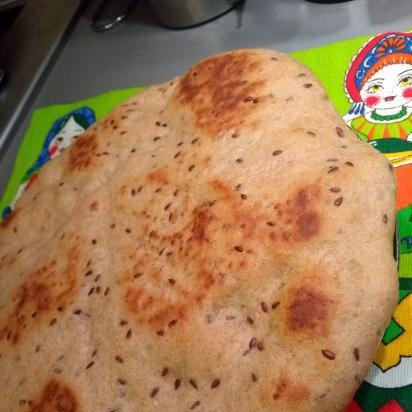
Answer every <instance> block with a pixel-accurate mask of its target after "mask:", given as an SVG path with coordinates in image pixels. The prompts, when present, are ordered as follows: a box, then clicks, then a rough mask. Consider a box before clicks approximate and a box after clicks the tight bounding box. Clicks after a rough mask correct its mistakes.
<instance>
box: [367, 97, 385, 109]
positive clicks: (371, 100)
mask: <svg viewBox="0 0 412 412" xmlns="http://www.w3.org/2000/svg"><path fill="white" fill-rule="evenodd" d="M380 100H381V99H380V97H378V96H366V97H365V100H364V101H365V104H366V105H367V106H369V107H373V106H376V105H377V104H378V103H379V102H380Z"/></svg>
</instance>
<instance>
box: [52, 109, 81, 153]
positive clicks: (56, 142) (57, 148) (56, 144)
mask: <svg viewBox="0 0 412 412" xmlns="http://www.w3.org/2000/svg"><path fill="white" fill-rule="evenodd" d="M83 132H84V129H83V127H82V126H80V125H79V124H78V123H77V122H76V121H75V120H74V118H73V116H71V117H70V119H69V120H68V121H67V123H66V124H65V125H64V127H63V129H61V130H60V131H59V132H58V133H57V135H56V136H55V137H54V138H53V140H52V141H51V143H50V146H53V149H54V152H56V154H58V153H60V152H61V151H62V150H64V149H65V148H66V147H67V146H68V145H69V144H70V143H71V142H72V140H73V138H74V136H78V135H79V134H82V133H83Z"/></svg>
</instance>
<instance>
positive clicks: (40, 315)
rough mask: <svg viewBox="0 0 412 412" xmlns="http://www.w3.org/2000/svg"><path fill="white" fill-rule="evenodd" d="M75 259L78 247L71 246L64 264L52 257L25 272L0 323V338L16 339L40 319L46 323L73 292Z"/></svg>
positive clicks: (69, 298)
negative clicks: (5, 315)
mask: <svg viewBox="0 0 412 412" xmlns="http://www.w3.org/2000/svg"><path fill="white" fill-rule="evenodd" d="M60 259H62V258H60ZM78 259H79V251H78V248H77V247H72V248H69V249H68V251H67V256H66V262H65V264H64V265H62V266H60V265H58V262H57V260H56V259H53V260H50V261H49V262H48V263H46V264H44V265H42V266H40V267H39V268H38V269H37V270H35V271H33V272H32V273H31V274H30V275H28V277H27V278H26V279H25V281H24V282H23V283H22V284H21V285H20V286H19V287H18V288H17V290H16V291H15V293H14V297H13V298H12V300H11V305H10V309H11V310H10V313H9V315H8V316H7V317H6V319H5V320H4V321H3V322H2V324H1V325H0V340H6V341H8V342H9V343H12V344H17V343H19V341H20V339H21V338H22V336H23V335H25V334H28V333H29V332H30V330H32V329H34V328H35V327H36V328H38V327H39V324H40V323H41V324H42V325H44V326H46V325H47V324H49V322H50V321H51V320H52V318H53V316H54V315H55V314H56V311H57V310H58V308H60V307H66V306H67V305H68V304H69V303H70V302H71V301H72V300H73V297H74V295H75V293H76V292H77V269H78ZM53 323H55V321H53Z"/></svg>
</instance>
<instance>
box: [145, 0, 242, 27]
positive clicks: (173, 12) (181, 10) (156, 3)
mask: <svg viewBox="0 0 412 412" xmlns="http://www.w3.org/2000/svg"><path fill="white" fill-rule="evenodd" d="M241 1H243V0H150V4H151V6H152V8H153V10H154V12H155V13H156V15H157V17H158V19H159V20H160V22H161V23H162V24H163V25H164V26H166V27H171V28H175V29H177V28H187V27H191V26H196V25H198V24H201V23H205V22H207V21H209V20H212V19H214V18H216V17H218V16H220V15H221V14H223V13H225V12H227V11H228V10H230V9H231V8H233V7H234V6H235V5H236V4H237V3H240V2H241Z"/></svg>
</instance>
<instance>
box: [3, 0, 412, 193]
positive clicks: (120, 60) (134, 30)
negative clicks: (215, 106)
mask: <svg viewBox="0 0 412 412" xmlns="http://www.w3.org/2000/svg"><path fill="white" fill-rule="evenodd" d="M98 3H99V1H92V2H91V3H90V4H89V6H88V7H87V8H86V10H85V11H84V13H83V14H82V15H81V16H80V18H79V20H78V21H77V23H76V26H75V28H74V30H73V32H72V34H71V36H70V38H69V40H68V41H67V42H66V43H65V44H64V46H62V50H61V52H60V55H59V58H58V59H57V61H56V62H55V63H54V66H53V68H52V69H51V71H50V72H49V75H48V76H47V78H46V79H44V80H43V81H42V84H40V85H38V87H37V90H38V92H37V95H36V96H34V98H33V103H32V105H31V107H30V108H29V109H28V110H27V112H26V113H25V116H24V119H23V120H22V122H21V126H20V127H19V128H18V130H17V132H16V133H15V135H14V136H13V140H12V141H11V143H10V144H9V145H8V147H7V149H6V150H5V152H4V154H3V156H2V158H0V193H3V191H4V189H5V186H6V183H7V181H8V178H9V176H10V173H11V170H12V167H13V164H14V160H15V156H16V153H17V150H18V147H19V144H20V142H21V139H22V137H23V135H24V132H25V130H26V128H27V125H28V122H29V120H30V117H31V114H32V112H33V110H35V109H36V108H38V107H42V106H47V105H52V104H57V103H66V102H71V101H76V100H81V99H84V98H87V97H91V96H94V95H97V94H100V93H103V92H106V91H110V90H114V89H122V88H128V87H134V86H141V85H147V84H153V83H159V82H162V81H164V80H167V79H169V78H172V77H174V76H176V75H179V74H180V73H182V72H183V71H184V70H185V69H187V68H188V67H189V66H190V65H192V64H193V63H194V62H196V61H197V60H199V59H201V58H203V57H205V56H208V55H210V54H214V53H219V52H222V51H225V50H230V49H235V48H245V47H264V48H275V49H278V50H282V51H285V52H289V51H294V50H300V49H306V48H310V47H315V46H320V45H323V44H327V43H331V42H335V41H339V40H345V39H349V38H353V37H357V36H361V35H366V34H374V33H379V32H383V31H391V30H403V29H407V28H408V27H411V26H412V7H411V3H410V0H352V1H349V2H346V3H337V4H314V3H310V2H306V1H304V0H247V1H246V2H245V3H244V4H243V6H242V7H241V8H240V9H237V10H232V11H231V12H229V13H227V14H225V15H224V16H222V17H220V18H219V19H217V20H214V21H212V22H209V23H207V24H205V25H202V26H198V27H196V28H192V29H186V30H169V29H166V28H163V27H161V26H160V25H159V24H158V23H157V21H156V19H155V17H154V15H153V13H152V12H151V10H150V9H149V8H148V6H147V4H146V1H143V0H139V2H138V4H137V6H136V8H135V9H134V10H133V12H132V14H131V15H130V16H129V18H128V19H127V22H126V23H123V24H121V25H120V26H118V27H117V28H115V29H113V30H111V31H108V32H105V33H95V32H93V31H92V30H91V28H90V20H91V16H92V15H93V12H94V10H95V9H96V7H97V5H98Z"/></svg>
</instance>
